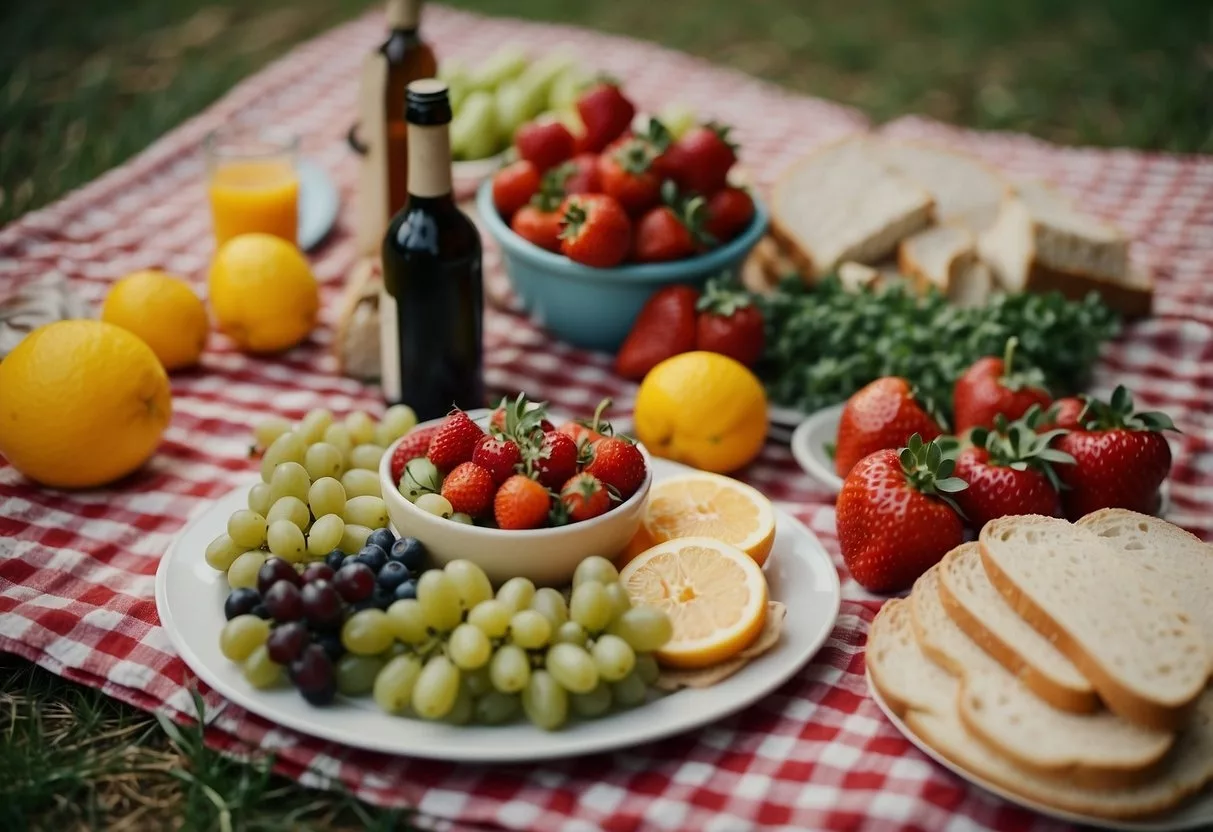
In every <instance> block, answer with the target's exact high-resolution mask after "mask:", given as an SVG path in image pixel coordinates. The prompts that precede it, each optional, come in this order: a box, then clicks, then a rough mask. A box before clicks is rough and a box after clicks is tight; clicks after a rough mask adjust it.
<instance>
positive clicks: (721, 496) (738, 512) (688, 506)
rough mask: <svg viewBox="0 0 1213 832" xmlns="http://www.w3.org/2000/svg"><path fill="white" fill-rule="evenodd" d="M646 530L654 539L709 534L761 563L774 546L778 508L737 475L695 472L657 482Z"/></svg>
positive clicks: (650, 494)
mask: <svg viewBox="0 0 1213 832" xmlns="http://www.w3.org/2000/svg"><path fill="white" fill-rule="evenodd" d="M643 523H644V530H645V532H647V533H648V535H649V538H650V539H651V540H652V541H653V542H655V543H661V542H663V541H666V540H674V539H677V538H680V537H710V538H714V539H716V540H719V541H722V542H724V543H728V544H729V545H731V546H735V547H737V548H738V549H740V550H741V551H743V552H745V553H746V554H747V555H749V556H750V557H751V558H753V559H754V562H755V563H757V564H758V565H760V566H761V565H762V564H763V563H765V562H766V559H767V557H768V556H769V555H770V554H771V547H772V546H773V545H774V544H775V509H774V508H773V507H772V506H771V501H770V500H768V499H767V498H766V497H764V496H762V493H761V492H759V491H758V489H756V488H753V487H752V486H749V485H746V484H745V483H743V482H738V481H737V480H735V479H731V478H729V477H724V476H721V475H720V474H709V473H707V472H706V471H695V472H692V473H687V474H682V475H679V476H676V477H670V478H668V479H664V480H661V481H660V482H657V483H654V484H653V487H652V488H651V489H650V491H649V502H648V505H647V506H645V512H644V521H643Z"/></svg>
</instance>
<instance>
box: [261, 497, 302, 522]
mask: <svg viewBox="0 0 1213 832" xmlns="http://www.w3.org/2000/svg"><path fill="white" fill-rule="evenodd" d="M305 496H306V495H305ZM279 520H286V521H287V522H288V523H292V524H294V525H295V526H298V527H299V528H300V529H306V528H307V524H308V523H310V522H311V520H312V513H311V512H310V511H308V508H307V503H305V502H303V500H300V499H299V498H298V497H292V496H289V495H288V496H286V497H283V498H282V499H281V500H278V501H276V502H275V503H274V504H273V505H272V506H270V513H269V514H267V515H266V516H265V521H266V522H267V523H269V524H270V525H271V526H272V525H274V524H275V523H277V522H278V521H279Z"/></svg>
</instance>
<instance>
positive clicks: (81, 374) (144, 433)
mask: <svg viewBox="0 0 1213 832" xmlns="http://www.w3.org/2000/svg"><path fill="white" fill-rule="evenodd" d="M172 410H173V403H172V394H171V393H170V391H169V383H168V375H167V374H166V373H165V371H164V367H163V365H161V363H160V361H159V359H157V358H156V354H155V353H154V352H152V349H151V347H149V346H148V345H147V344H145V343H144V342H143V341H142V340H140V339H139V338H137V337H136V336H135V335H134V334H132V333H130V332H127V331H126V330H125V329H122V328H121V327H118V326H114V325H113V324H108V323H105V322H104V321H59V322H57V323H53V324H47V325H46V326H43V327H39V328H38V329H35V330H34V331H33V332H31V333H30V334H29V335H27V336H26V337H25V340H23V341H22V342H21V343H20V344H18V345H17V347H16V349H14V350H13V351H12V352H11V353H9V355H8V357H7V358H5V359H4V361H0V454H3V455H4V456H5V458H7V459H8V461H9V462H11V463H12V464H13V466H14V467H16V469H17V470H18V471H20V472H21V473H23V474H25V475H26V476H27V477H30V478H31V479H34V480H37V481H38V482H41V483H43V484H45V485H52V486H57V487H61V488H88V487H92V486H96V485H103V484H105V483H107V482H112V481H113V480H116V479H118V478H119V477H122V476H125V475H126V474H129V473H130V472H131V471H134V470H135V469H136V468H138V467H139V466H140V465H142V464H143V463H144V461H145V460H147V458H148V457H150V456H151V455H152V453H153V452H154V451H155V450H156V446H157V445H159V444H160V437H161V434H163V433H164V429H165V428H166V427H167V426H168V423H169V419H170V417H171V416H172Z"/></svg>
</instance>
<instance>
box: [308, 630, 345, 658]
mask: <svg viewBox="0 0 1213 832" xmlns="http://www.w3.org/2000/svg"><path fill="white" fill-rule="evenodd" d="M313 641H314V642H315V643H316V644H319V645H320V646H321V647H323V648H324V652H325V653H327V654H328V657H329V659H330V660H331V661H334V662H335V661H337V660H338V659H340V658H341V657H342V656H344V655H345V645H344V644H342V643H341V634H340V633H321V634H320V635H318V636H316V638H315V639H313Z"/></svg>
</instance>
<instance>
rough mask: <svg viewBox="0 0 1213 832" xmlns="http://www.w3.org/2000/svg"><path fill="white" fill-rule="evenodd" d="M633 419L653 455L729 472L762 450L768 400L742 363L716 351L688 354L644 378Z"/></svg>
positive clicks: (651, 371) (755, 379)
mask: <svg viewBox="0 0 1213 832" xmlns="http://www.w3.org/2000/svg"><path fill="white" fill-rule="evenodd" d="M635 419H636V436H637V438H638V439H640V441H641V442H643V443H644V444H645V447H647V448H648V449H649V451H650V452H652V453H653V454H656V455H657V456H661V457H665V458H667V459H673V460H677V461H678V462H685V463H687V464H688V465H693V466H695V467H696V468H702V469H704V470H705V471H715V472H716V473H718V474H726V473H728V472H729V471H736V470H737V469H738V468H741V467H742V466H743V465H745V464H746V463H748V462H749V461H750V460H752V459H753V458H754V457H755V456H757V455H758V452H759V451H760V450H762V443H763V442H765V441H766V437H767V397H766V393H765V391H764V390H763V389H762V383H761V382H759V381H758V379H757V378H756V377H755V376H754V374H753V373H751V372H750V371H749V370H747V369H746V368H745V367H744V366H743V365H742V364H741V363H739V362H737V361H734V360H733V359H732V358H729V357H727V356H724V355H719V354H718V353H714V352H702V351H699V352H687V353H683V354H682V355H676V356H674V357H673V358H668V359H666V360H665V361H663V362H661V363H660V364H658V365H657V366H656V367H654V368H653V369H652V370H650V371H649V374H648V375H647V376H645V378H644V381H643V382H641V384H640V391H639V392H638V393H637V395H636V415H635Z"/></svg>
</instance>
